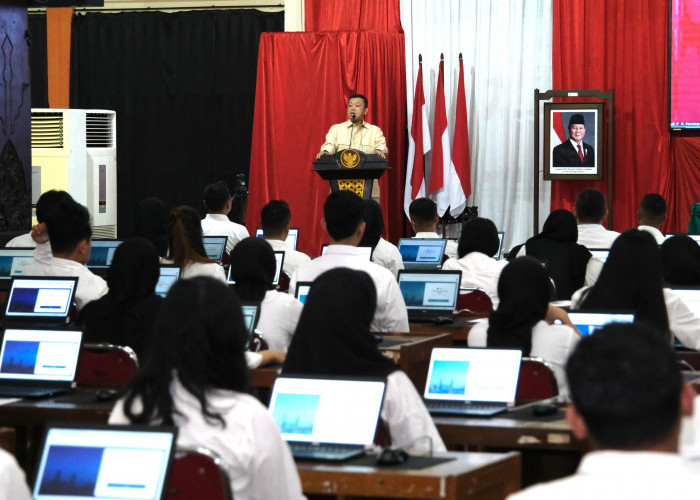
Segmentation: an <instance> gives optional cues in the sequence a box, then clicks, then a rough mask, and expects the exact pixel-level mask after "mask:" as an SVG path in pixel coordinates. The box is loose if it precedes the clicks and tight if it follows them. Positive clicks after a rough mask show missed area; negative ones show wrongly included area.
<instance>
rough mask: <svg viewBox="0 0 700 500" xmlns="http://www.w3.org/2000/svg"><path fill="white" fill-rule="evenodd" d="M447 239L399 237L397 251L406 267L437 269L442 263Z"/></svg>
mask: <svg viewBox="0 0 700 500" xmlns="http://www.w3.org/2000/svg"><path fill="white" fill-rule="evenodd" d="M445 245H447V240H443V239H438V238H401V239H400V240H399V253H401V260H403V265H404V267H405V268H406V269H437V268H438V267H439V266H440V265H441V264H442V257H443V255H445Z"/></svg>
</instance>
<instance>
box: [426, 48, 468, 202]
mask: <svg viewBox="0 0 700 500" xmlns="http://www.w3.org/2000/svg"><path fill="white" fill-rule="evenodd" d="M443 66H444V61H443V60H442V57H441V58H440V72H439V74H438V81H437V93H436V96H435V125H434V127H433V161H432V165H431V167H430V181H429V182H428V193H429V196H430V198H431V199H432V200H433V201H434V202H435V203H437V208H438V215H440V216H443V215H444V214H445V212H446V211H447V209H448V208H450V213H451V214H453V215H457V214H459V213H460V212H461V211H462V209H463V208H464V205H465V204H466V203H467V199H466V197H465V196H464V191H462V184H461V183H460V182H459V176H458V175H457V171H456V170H455V166H454V164H453V163H452V155H451V154H450V138H449V136H448V133H447V112H446V111H445V82H444V70H443Z"/></svg>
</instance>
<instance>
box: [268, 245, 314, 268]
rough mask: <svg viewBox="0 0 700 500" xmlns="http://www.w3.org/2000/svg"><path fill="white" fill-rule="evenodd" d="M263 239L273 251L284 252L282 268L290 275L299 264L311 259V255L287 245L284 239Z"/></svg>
mask: <svg viewBox="0 0 700 500" xmlns="http://www.w3.org/2000/svg"><path fill="white" fill-rule="evenodd" d="M265 241H267V242H268V243H269V244H270V246H271V247H272V249H273V250H274V251H275V252H284V265H283V266H282V270H283V271H284V272H285V273H287V274H288V275H289V276H290V277H291V276H292V274H294V273H295V272H296V270H297V269H299V266H301V265H302V264H306V263H307V262H310V261H311V257H309V256H308V255H306V254H305V253H302V252H298V251H296V250H294V249H293V248H292V247H290V246H289V245H287V242H286V241H284V240H268V239H266V240H265Z"/></svg>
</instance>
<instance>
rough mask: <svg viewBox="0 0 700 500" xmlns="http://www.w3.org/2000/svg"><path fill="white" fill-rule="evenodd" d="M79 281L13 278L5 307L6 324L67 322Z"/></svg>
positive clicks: (32, 277) (41, 277)
mask: <svg viewBox="0 0 700 500" xmlns="http://www.w3.org/2000/svg"><path fill="white" fill-rule="evenodd" d="M77 286H78V278H67V277H56V276H50V277H49V276H15V277H13V278H12V283H11V284H10V292H9V295H8V297H7V305H6V306H5V318H4V319H5V323H6V324H8V323H33V324H60V323H67V322H68V314H69V313H70V306H71V304H72V303H73V297H74V296H75V289H76V287H77Z"/></svg>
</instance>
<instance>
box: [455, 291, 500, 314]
mask: <svg viewBox="0 0 700 500" xmlns="http://www.w3.org/2000/svg"><path fill="white" fill-rule="evenodd" d="M457 309H458V310H459V311H461V310H463V309H468V310H469V311H473V312H475V313H477V314H491V311H493V303H492V302H491V297H489V296H488V294H487V293H486V292H485V291H483V290H478V289H475V290H460V292H459V295H458V296H457Z"/></svg>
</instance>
